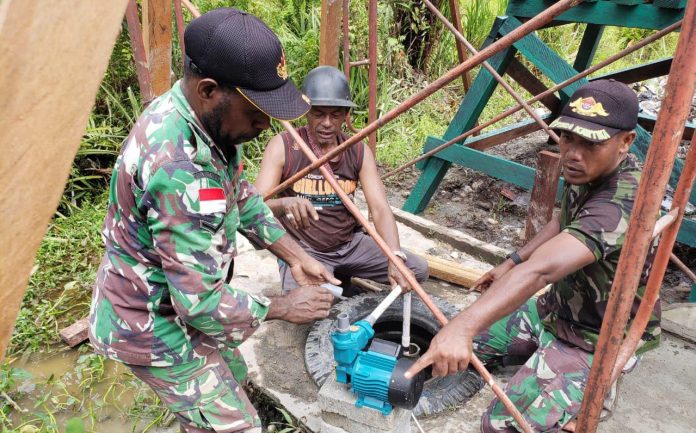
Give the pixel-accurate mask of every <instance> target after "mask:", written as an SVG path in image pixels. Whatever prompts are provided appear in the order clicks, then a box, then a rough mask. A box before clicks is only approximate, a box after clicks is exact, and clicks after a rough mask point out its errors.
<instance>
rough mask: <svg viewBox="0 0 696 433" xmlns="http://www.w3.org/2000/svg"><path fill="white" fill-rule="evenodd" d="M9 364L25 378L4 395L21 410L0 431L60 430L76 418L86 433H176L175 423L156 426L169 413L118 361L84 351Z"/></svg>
mask: <svg viewBox="0 0 696 433" xmlns="http://www.w3.org/2000/svg"><path fill="white" fill-rule="evenodd" d="M10 366H11V367H12V368H16V369H21V370H24V371H26V372H27V373H28V374H29V377H26V378H25V377H24V376H22V377H21V378H19V379H18V380H16V381H15V384H14V389H11V390H10V392H8V394H10V395H11V396H13V397H12V398H14V401H15V402H16V404H17V406H19V408H20V409H21V411H20V410H17V409H12V410H10V412H9V414H8V415H7V417H6V418H5V419H0V422H2V423H1V424H0V426H2V427H3V431H5V430H4V429H5V428H12V429H16V431H19V432H21V433H34V432H64V431H65V425H66V422H67V421H68V420H69V419H71V418H75V417H77V418H80V419H82V422H83V425H84V426H85V431H87V432H95V433H100V432H104V433H106V432H109V433H112V432H113V433H126V432H127V433H133V432H136V433H137V432H140V433H144V432H148V433H165V432H166V433H169V432H176V431H178V426H176V425H172V427H168V428H166V427H159V426H158V424H161V421H162V417H163V416H165V415H167V414H168V412H165V411H164V409H163V407H162V406H161V405H160V404H159V401H158V400H157V399H156V396H155V395H154V394H153V393H152V391H151V390H150V389H149V388H148V387H147V386H146V385H144V384H142V382H140V381H139V380H137V379H136V378H135V377H133V375H132V374H130V371H129V370H128V368H127V367H125V366H123V365H122V364H120V363H118V362H115V361H111V360H107V359H104V358H103V357H100V356H97V355H95V354H92V353H89V352H87V353H85V352H81V351H79V350H61V351H59V352H53V353H39V354H34V355H31V356H26V357H22V358H19V359H14V360H10ZM2 403H3V404H4V403H5V402H4V401H3V402H2ZM174 424H175V423H174Z"/></svg>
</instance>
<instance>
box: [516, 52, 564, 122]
mask: <svg viewBox="0 0 696 433" xmlns="http://www.w3.org/2000/svg"><path fill="white" fill-rule="evenodd" d="M505 73H506V74H507V75H509V76H510V78H512V79H513V80H515V81H517V82H518V83H519V85H520V86H522V87H523V88H524V89H525V90H526V91H528V92H529V93H531V94H532V95H534V96H536V95H538V94H540V93H542V92H544V91H546V90H547V89H548V87H546V85H545V84H544V83H543V82H542V81H541V80H540V79H539V78H537V77H536V75H534V74H532V72H531V71H530V70H529V69H527V68H526V67H525V66H524V65H523V64H522V62H520V61H519V60H517V58H514V59H512V61H511V62H510V65H509V66H508V68H507V70H506V71H505ZM539 102H541V103H542V104H543V105H544V106H545V107H546V108H548V109H549V110H551V112H552V113H556V112H558V111H560V109H561V100H560V99H558V97H556V95H553V94H552V95H547V96H545V97H544V98H543V99H542V100H540V101H539Z"/></svg>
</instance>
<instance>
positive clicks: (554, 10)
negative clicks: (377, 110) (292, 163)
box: [264, 0, 582, 198]
mask: <svg viewBox="0 0 696 433" xmlns="http://www.w3.org/2000/svg"><path fill="white" fill-rule="evenodd" d="M581 2H582V0H559V1H558V2H556V3H554V4H553V5H552V6H550V7H549V8H548V9H546V10H545V11H543V12H542V13H540V14H539V15H537V16H535V17H534V18H531V19H530V20H529V21H527V22H525V23H524V24H522V25H521V26H520V27H518V28H516V29H515V30H513V31H512V32H510V33H508V34H507V35H505V36H504V37H502V38H500V39H499V40H497V41H496V42H494V43H492V44H491V45H489V46H488V47H486V48H484V49H483V50H481V51H480V52H479V53H478V54H476V55H475V56H472V57H470V58H469V59H468V60H467V61H466V62H463V63H461V64H460V65H458V66H456V67H454V68H452V69H450V70H449V71H447V72H446V73H445V74H444V75H442V76H441V77H440V78H438V79H437V80H435V81H433V82H432V83H431V84H430V85H428V86H426V87H425V88H424V89H422V90H421V91H420V92H418V93H416V94H415V95H412V96H411V97H409V98H408V99H407V100H405V101H404V102H402V103H401V104H399V105H398V106H397V107H394V108H393V109H391V110H390V111H389V112H387V113H386V114H385V115H384V116H382V117H380V118H379V119H377V120H375V121H374V122H372V123H370V124H369V125H367V126H366V127H365V128H363V129H362V130H360V132H358V133H357V134H355V135H354V136H352V137H350V138H349V139H348V140H346V141H345V142H343V143H342V144H341V145H339V146H337V147H336V148H334V149H333V150H332V151H330V152H328V153H327V154H326V155H324V156H322V157H321V158H319V159H318V160H317V161H316V162H314V163H312V164H311V165H309V166H308V167H305V168H304V169H302V170H300V171H298V172H297V173H295V175H293V176H291V177H290V178H289V179H287V180H286V181H284V182H283V183H281V184H280V185H278V186H277V187H275V188H274V189H273V190H271V191H269V192H268V193H267V194H266V196H265V197H264V198H269V197H273V196H274V195H275V194H277V193H278V192H280V191H283V190H284V189H286V188H287V187H289V186H290V185H292V184H293V183H295V182H296V181H297V180H298V179H301V178H302V177H304V176H305V175H306V174H307V173H309V172H310V171H312V170H314V169H315V168H317V167H319V166H320V165H322V164H324V163H325V162H326V161H328V160H330V159H331V158H333V157H335V156H336V155H338V154H339V153H341V152H343V151H344V150H346V149H348V148H349V147H350V146H352V145H353V144H355V143H357V142H358V141H360V140H362V139H363V138H365V137H366V136H367V135H368V134H370V133H372V132H374V131H376V130H377V129H379V128H381V127H382V126H384V125H386V124H387V123H389V122H391V121H392V120H394V119H395V118H396V117H397V116H399V115H400V114H402V113H404V112H405V111H407V110H408V109H410V108H412V107H413V106H414V105H416V104H417V103H419V102H421V101H423V100H424V99H425V98H427V97H428V96H430V95H432V94H433V93H435V92H437V91H438V90H439V89H441V88H442V87H443V86H445V85H447V84H448V83H450V82H452V81H453V80H455V79H456V78H457V77H459V76H460V75H461V74H463V73H464V72H466V71H468V70H469V69H471V68H473V67H474V66H476V65H478V64H479V63H481V62H482V61H484V60H486V59H488V58H490V57H491V56H493V55H495V54H497V53H498V52H500V51H502V50H504V49H505V48H508V47H509V46H511V45H512V44H513V43H514V42H516V41H518V40H520V39H522V38H523V37H525V36H526V35H528V34H529V33H531V32H533V31H535V30H536V29H538V28H539V27H541V26H543V25H544V24H547V23H549V22H551V21H552V20H553V19H554V18H555V17H556V16H558V15H560V14H561V13H563V12H565V11H566V10H568V9H570V8H571V7H573V6H575V5H577V4H579V3H581Z"/></svg>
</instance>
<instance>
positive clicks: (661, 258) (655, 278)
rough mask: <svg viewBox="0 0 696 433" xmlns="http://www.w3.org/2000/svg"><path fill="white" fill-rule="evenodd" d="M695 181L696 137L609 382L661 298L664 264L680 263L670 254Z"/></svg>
mask: <svg viewBox="0 0 696 433" xmlns="http://www.w3.org/2000/svg"><path fill="white" fill-rule="evenodd" d="M694 180H696V135H695V136H694V137H693V138H692V139H691V147H690V148H689V152H688V153H687V155H686V159H685V160H684V168H683V169H682V173H681V176H680V177H679V182H678V183H677V188H676V190H675V191H674V198H673V199H672V212H673V211H674V210H677V212H676V216H675V221H674V224H672V225H671V226H670V227H668V228H667V229H666V230H665V232H664V233H663V234H662V238H661V239H660V244H659V245H658V246H657V252H656V253H655V260H654V261H653V265H652V269H651V270H650V276H649V277H648V283H647V285H646V286H645V293H644V294H643V299H642V300H641V303H640V306H639V307H638V311H637V312H636V316H635V317H634V318H633V323H632V324H631V328H630V329H629V331H628V334H627V335H626V338H625V339H624V342H623V344H622V345H621V349H620V350H619V355H618V356H617V358H616V364H614V371H613V372H612V375H611V382H612V383H614V382H615V381H616V379H618V377H619V375H620V374H621V370H622V369H623V366H624V365H626V362H628V360H629V358H630V357H631V355H633V352H635V350H636V347H637V346H638V342H639V341H640V338H641V337H642V336H643V332H644V331H645V327H646V326H647V325H648V321H649V320H650V315H651V314H652V312H653V309H654V308H655V302H657V298H658V297H659V295H660V286H661V285H662V279H663V278H664V277H665V272H666V270H667V262H668V261H669V260H670V259H673V258H675V259H677V260H678V261H679V262H681V260H679V259H678V258H676V256H674V253H672V248H674V242H675V241H676V239H677V233H678V232H679V226H680V225H681V222H682V219H683V218H684V211H683V210H681V209H686V204H687V203H688V202H689V197H690V196H691V189H692V188H693V185H694ZM682 264H683V263H682ZM684 267H686V266H684ZM686 270H688V271H689V272H691V271H690V270H689V268H686ZM692 274H693V273H692ZM694 277H696V275H695V276H694ZM694 281H696V280H694Z"/></svg>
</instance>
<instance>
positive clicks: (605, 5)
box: [506, 0, 684, 30]
mask: <svg viewBox="0 0 696 433" xmlns="http://www.w3.org/2000/svg"><path fill="white" fill-rule="evenodd" d="M554 3H555V2H554V1H553V0H511V1H510V2H509V3H508V7H507V11H506V14H508V15H512V16H515V17H518V18H531V17H534V16H536V15H538V14H539V13H540V12H542V11H544V10H545V9H547V8H549V7H550V6H552V5H553V4H554ZM683 17H684V10H683V9H668V8H666V7H656V6H654V4H653V3H645V4H639V5H633V6H629V5H621V4H617V3H614V2H609V1H597V2H591V3H590V2H587V1H585V2H583V3H581V4H579V5H577V6H575V7H574V8H572V9H569V10H568V11H566V12H564V13H562V14H561V15H559V16H558V17H556V19H555V20H554V21H553V22H554V23H558V22H561V23H589V24H599V25H605V26H618V27H636V28H641V29H653V30H659V29H663V28H665V27H667V26H669V25H670V24H673V23H674V22H676V21H679V20H680V19H682V18H683Z"/></svg>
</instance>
